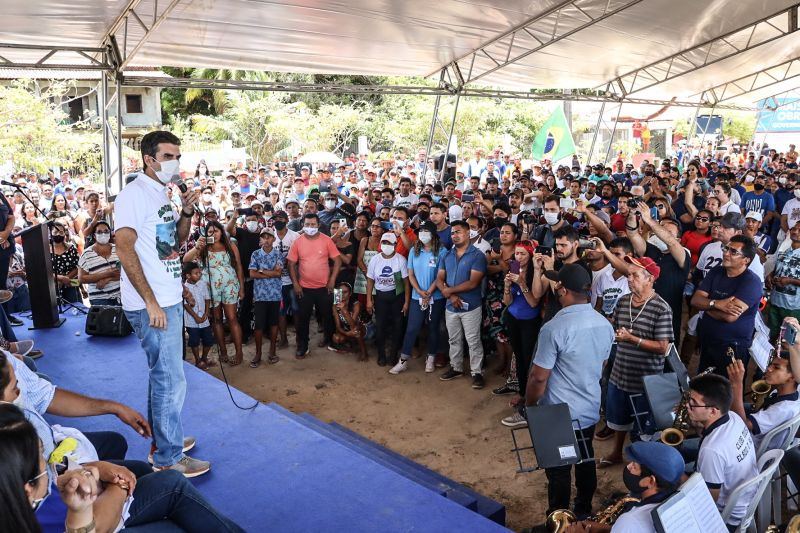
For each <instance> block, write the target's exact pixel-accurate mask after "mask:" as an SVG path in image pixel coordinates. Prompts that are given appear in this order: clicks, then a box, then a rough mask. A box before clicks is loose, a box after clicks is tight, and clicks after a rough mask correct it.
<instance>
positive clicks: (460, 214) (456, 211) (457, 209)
mask: <svg viewBox="0 0 800 533" xmlns="http://www.w3.org/2000/svg"><path fill="white" fill-rule="evenodd" d="M448 213H449V215H450V223H451V224H452V223H453V222H455V221H456V220H461V219H463V218H464V210H463V209H461V206H460V205H451V206H450V210H449V211H448Z"/></svg>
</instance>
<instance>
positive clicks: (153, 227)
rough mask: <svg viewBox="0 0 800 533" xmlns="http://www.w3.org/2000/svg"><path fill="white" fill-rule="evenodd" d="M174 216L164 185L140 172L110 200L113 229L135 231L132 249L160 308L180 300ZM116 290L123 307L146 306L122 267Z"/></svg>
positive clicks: (138, 307) (181, 295)
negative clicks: (112, 202)
mask: <svg viewBox="0 0 800 533" xmlns="http://www.w3.org/2000/svg"><path fill="white" fill-rule="evenodd" d="M175 217H176V214H175V211H174V210H173V209H172V204H171V203H170V201H169V198H168V197H167V188H166V187H165V186H164V185H161V184H160V183H157V182H156V181H155V180H153V179H152V178H150V177H149V176H147V175H145V174H143V173H141V172H140V173H139V175H138V176H137V177H136V179H135V180H133V181H132V182H131V183H129V184H128V185H127V186H126V187H125V188H124V189H122V191H120V193H119V195H117V199H116V201H115V202H114V227H115V231H119V230H120V229H121V228H131V229H133V230H134V231H136V236H137V238H136V245H135V246H134V249H135V250H136V255H138V256H139V261H140V262H141V264H142V272H144V277H145V279H146V280H147V283H148V284H149V285H150V288H151V289H152V290H153V294H154V295H155V297H156V300H157V301H158V305H160V306H161V307H169V306H172V305H175V304H178V303H180V302H181V301H182V300H183V286H182V284H181V258H180V256H179V255H178V251H179V249H180V243H179V242H178V238H177V229H178V221H177V219H176V218H175ZM120 289H121V294H122V308H123V309H125V310H126V311H138V310H140V309H144V308H145V307H146V306H145V303H144V300H143V299H142V297H141V296H140V295H139V293H138V292H137V291H136V289H135V288H134V286H133V284H132V283H131V282H130V280H129V279H128V275H127V273H126V272H125V268H123V269H122V273H121V276H120Z"/></svg>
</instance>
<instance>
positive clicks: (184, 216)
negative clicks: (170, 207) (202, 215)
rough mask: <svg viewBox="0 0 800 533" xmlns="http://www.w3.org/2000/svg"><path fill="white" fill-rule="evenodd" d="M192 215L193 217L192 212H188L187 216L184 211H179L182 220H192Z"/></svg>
mask: <svg viewBox="0 0 800 533" xmlns="http://www.w3.org/2000/svg"><path fill="white" fill-rule="evenodd" d="M192 215H194V211H190V212H189V214H188V215H187V214H186V211H184V210H183V209H181V216H182V217H183V218H192Z"/></svg>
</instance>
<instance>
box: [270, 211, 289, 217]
mask: <svg viewBox="0 0 800 533" xmlns="http://www.w3.org/2000/svg"><path fill="white" fill-rule="evenodd" d="M272 218H285V219H286V220H289V215H288V214H286V211H284V210H282V209H281V210H279V211H275V213H274V214H273V215H272Z"/></svg>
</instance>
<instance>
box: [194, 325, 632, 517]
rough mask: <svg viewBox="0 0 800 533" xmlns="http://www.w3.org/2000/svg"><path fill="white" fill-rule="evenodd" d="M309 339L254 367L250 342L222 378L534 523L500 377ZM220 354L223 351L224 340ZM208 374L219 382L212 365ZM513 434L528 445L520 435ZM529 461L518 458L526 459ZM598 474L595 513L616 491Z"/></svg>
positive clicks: (610, 474)
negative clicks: (432, 368) (462, 373)
mask: <svg viewBox="0 0 800 533" xmlns="http://www.w3.org/2000/svg"><path fill="white" fill-rule="evenodd" d="M314 329H315V328H314V324H313V323H312V331H313V330H314ZM317 340H318V338H316V336H314V338H312V339H311V343H310V344H311V345H312V346H314V348H312V350H311V354H310V356H309V357H307V358H306V359H305V360H302V361H298V360H295V358H294V345H293V342H292V341H293V335H291V334H290V347H288V348H285V349H283V350H279V351H278V355H279V356H280V357H281V361H280V362H279V363H277V364H275V365H268V364H267V363H266V358H264V359H265V360H264V362H262V365H261V366H260V367H259V368H256V369H252V368H249V367H248V366H247V362H248V361H249V360H250V359H252V355H253V354H254V353H255V345H254V341H252V340H251V341H250V343H249V344H247V345H245V347H244V353H245V362H244V363H243V364H242V365H240V366H238V367H233V368H231V367H228V366H227V365H226V368H225V371H226V375H227V376H228V379H229V380H230V382H231V384H232V385H234V386H236V387H237V388H239V389H240V390H242V391H244V392H246V393H248V394H250V395H251V396H253V397H254V398H257V399H258V400H260V401H263V402H276V403H279V404H281V405H282V406H284V407H286V408H288V409H291V410H292V411H294V412H296V413H302V412H309V413H312V414H313V415H314V416H316V417H318V418H320V419H322V420H324V421H326V422H330V421H336V422H338V423H340V424H342V425H345V426H347V427H348V428H350V429H352V430H354V431H356V432H358V433H360V434H361V435H364V436H366V437H368V438H370V439H372V440H373V441H375V442H378V443H380V444H382V445H384V446H387V447H389V448H391V449H392V450H394V451H396V452H399V453H401V454H403V455H405V456H406V457H409V458H411V459H413V460H415V461H417V462H419V463H421V464H424V465H425V466H427V467H429V468H432V469H433V470H436V471H438V472H441V473H442V474H444V475H446V476H448V477H450V478H452V479H454V480H456V481H458V482H459V483H462V484H463V485H466V486H468V487H471V488H472V489H474V490H476V491H478V492H480V493H482V494H485V495H487V496H489V497H491V498H493V499H495V500H497V501H500V502H502V503H503V504H505V506H506V509H507V526H508V527H509V528H511V529H513V530H517V531H518V530H520V529H522V528H525V527H530V526H532V525H534V524H538V523H541V522H543V521H544V512H545V509H546V507H547V481H546V478H545V475H544V472H543V471H538V472H533V473H524V474H518V473H517V472H516V470H517V461H516V456H515V454H513V453H512V452H511V449H512V447H513V443H512V440H511V432H510V430H509V429H508V428H506V427H505V426H503V425H501V424H500V419H501V418H503V417H504V416H507V415H509V414H511V413H512V411H511V409H510V408H509V407H508V402H509V400H510V398H511V397H510V396H493V395H492V393H491V391H492V389H493V388H495V387H499V386H500V385H501V384H502V383H503V382H504V378H502V377H500V376H498V375H496V374H494V373H493V372H487V375H486V377H487V385H486V388H484V389H483V390H473V389H472V388H471V387H470V379H469V378H459V379H456V380H453V381H450V382H442V381H439V379H438V376H439V374H440V373H441V371H440V370H439V369H437V371H436V372H435V373H433V374H426V373H425V371H424V360H423V359H421V358H414V359H412V361H411V364H410V365H409V370H408V371H407V372H405V373H403V374H400V375H397V376H393V375H391V374H389V373H388V367H379V366H378V365H377V364H376V356H375V352H374V347H373V349H372V350H371V354H370V360H369V361H368V362H366V363H359V362H357V361H356V355H355V354H349V353H348V354H337V353H335V352H331V351H328V350H326V349H324V348H316V345H317ZM214 353H215V350H212V355H213V354H214ZM228 353H229V354H230V355H233V350H232V345H230V344H229V345H228ZM264 353H266V350H265V352H264ZM190 358H191V356H190ZM210 373H211V374H213V375H215V376H217V377H219V378H221V374H220V371H219V367H214V368H212V369H210ZM517 436H518V437H520V436H522V438H523V442H525V444H524V445H529V443H530V438H529V437H528V436H527V435H526V434H525V432H518V433H517ZM609 446H610V441H605V442H597V441H595V455H596V456H598V457H600V456H602V455H603V454H604V452H605V451H606V450H608V449H609ZM528 453H530V452H528ZM532 459H533V458H532V456H530V455H529V456H526V460H527V461H528V462H529V464H530V462H532ZM598 474H599V476H598V490H597V493H596V494H595V508H596V509H597V508H599V507H600V506H601V505H602V504H603V501H604V500H605V499H606V498H608V497H609V496H610V495H611V494H612V493H614V492H617V491H620V490H622V489H623V484H622V473H621V467H620V466H615V467H611V468H609V469H604V470H599V471H598Z"/></svg>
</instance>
